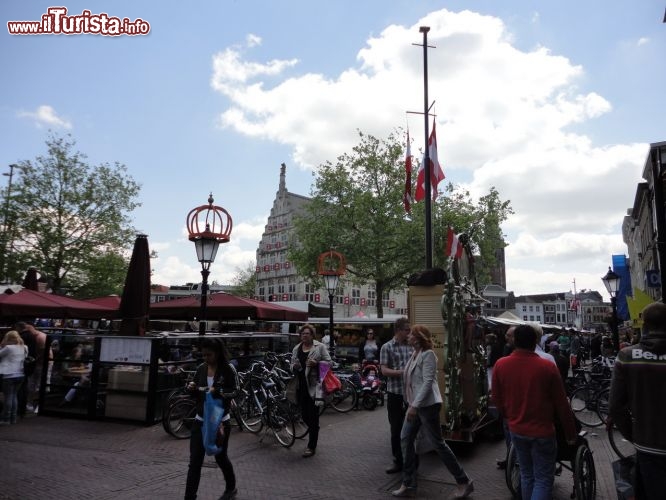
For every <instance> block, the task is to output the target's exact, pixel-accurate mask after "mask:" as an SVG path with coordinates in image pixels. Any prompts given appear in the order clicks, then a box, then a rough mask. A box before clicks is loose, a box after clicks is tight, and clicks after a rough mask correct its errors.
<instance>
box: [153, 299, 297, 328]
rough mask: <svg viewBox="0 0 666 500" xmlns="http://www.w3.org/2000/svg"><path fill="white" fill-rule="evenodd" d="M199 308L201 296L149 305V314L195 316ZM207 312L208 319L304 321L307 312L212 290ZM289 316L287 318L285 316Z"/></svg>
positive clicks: (154, 316) (188, 318) (173, 316)
mask: <svg viewBox="0 0 666 500" xmlns="http://www.w3.org/2000/svg"><path fill="white" fill-rule="evenodd" d="M200 311H201V297H200V296H194V297H183V298H180V299H174V300H169V301H167V302H159V303H157V304H151V305H150V315H151V317H153V318H155V319H186V320H191V319H192V318H195V317H196V318H198V317H199V315H200ZM206 313H207V316H208V319H209V320H220V319H247V318H250V319H261V320H278V321H279V320H292V321H306V320H307V317H308V315H307V313H306V312H305V311H299V310H298V309H293V308H291V307H284V306H279V305H277V304H276V303H269V302H262V301H259V300H254V299H248V298H244V297H237V296H235V295H230V294H228V293H214V294H212V295H210V296H209V297H208V301H207V305H206ZM287 317H289V319H287Z"/></svg>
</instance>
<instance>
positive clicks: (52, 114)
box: [18, 104, 72, 129]
mask: <svg viewBox="0 0 666 500" xmlns="http://www.w3.org/2000/svg"><path fill="white" fill-rule="evenodd" d="M18 116H19V117H20V118H30V119H32V120H34V122H35V125H37V126H38V127H40V128H41V127H43V126H47V127H58V128H66V129H70V128H72V122H70V121H69V120H67V119H65V118H61V117H60V116H58V113H56V111H55V109H53V107H51V106H49V105H46V104H45V105H43V106H39V107H38V108H37V109H36V110H35V111H19V112H18Z"/></svg>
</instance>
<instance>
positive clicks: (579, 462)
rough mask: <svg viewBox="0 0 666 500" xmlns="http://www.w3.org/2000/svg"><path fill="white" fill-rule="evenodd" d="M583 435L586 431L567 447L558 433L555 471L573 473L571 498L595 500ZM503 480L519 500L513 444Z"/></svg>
mask: <svg viewBox="0 0 666 500" xmlns="http://www.w3.org/2000/svg"><path fill="white" fill-rule="evenodd" d="M585 434H587V431H581V432H579V433H578V439H577V440H576V444H574V445H568V444H567V443H566V442H565V441H564V439H560V436H561V434H560V433H558V436H557V437H558V440H557V464H558V467H557V469H559V470H560V471H561V469H567V470H568V471H570V472H572V473H573V480H574V482H573V491H572V492H571V498H575V499H576V500H592V499H594V498H596V494H597V476H596V471H595V468H594V458H593V457H592V450H590V446H589V444H588V442H587V439H586V438H585ZM505 480H506V485H507V486H508V488H509V491H510V492H511V495H512V496H513V498H514V499H516V500H521V498H522V497H521V494H520V468H519V466H518V455H517V454H516V450H515V449H514V447H513V443H512V444H511V446H510V447H509V449H508V451H507V457H506V469H505Z"/></svg>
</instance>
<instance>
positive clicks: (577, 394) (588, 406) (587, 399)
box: [571, 387, 602, 427]
mask: <svg viewBox="0 0 666 500" xmlns="http://www.w3.org/2000/svg"><path fill="white" fill-rule="evenodd" d="M596 396H597V394H596V392H595V391H594V389H591V388H589V387H580V388H578V389H576V390H575V391H574V392H573V394H572V395H571V409H572V410H573V414H574V417H575V418H576V420H578V422H580V423H581V424H583V425H586V426H588V427H597V426H599V425H601V424H602V420H601V418H600V417H599V415H598V414H597V399H596Z"/></svg>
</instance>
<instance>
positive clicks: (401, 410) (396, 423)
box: [386, 392, 405, 467]
mask: <svg viewBox="0 0 666 500" xmlns="http://www.w3.org/2000/svg"><path fill="white" fill-rule="evenodd" d="M386 412H387V413H388V421H389V426H390V428H391V453H393V462H395V464H396V465H397V466H399V467H402V465H403V460H402V448H401V446H400V432H401V431H402V422H403V421H404V420H405V400H404V399H403V397H402V394H394V393H392V392H388V393H386Z"/></svg>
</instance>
